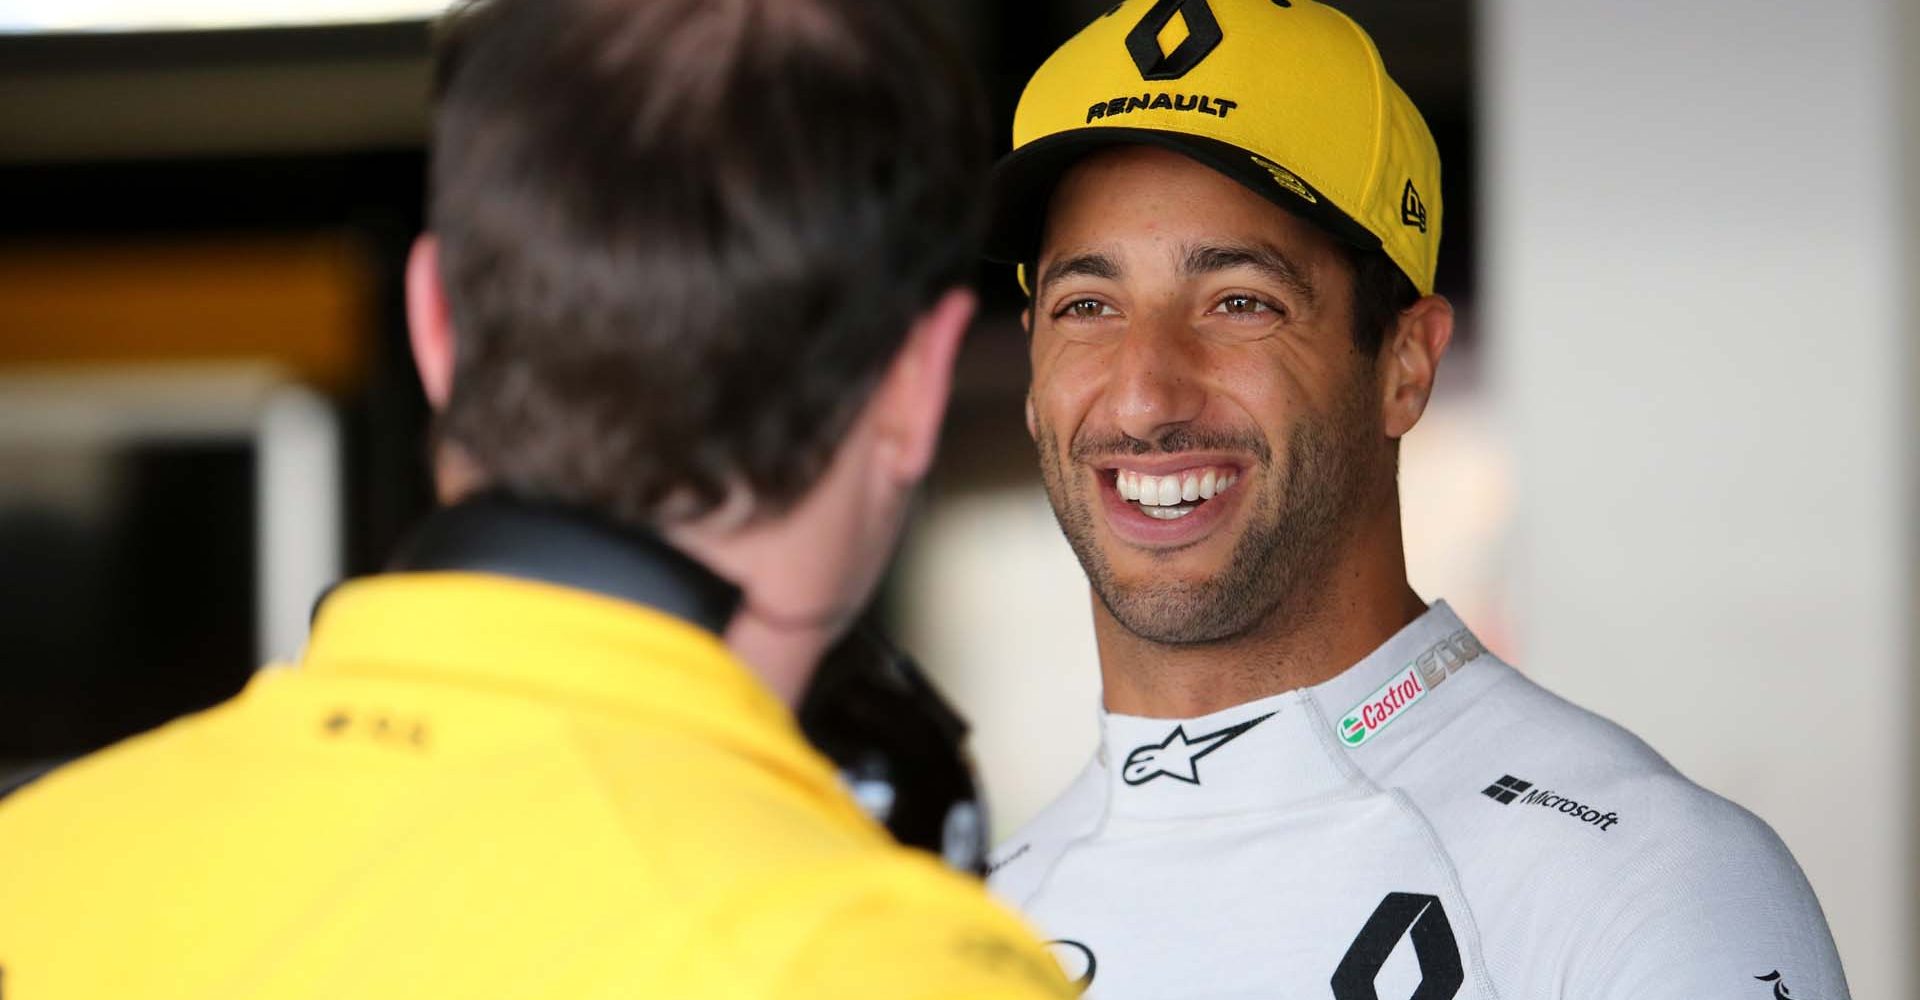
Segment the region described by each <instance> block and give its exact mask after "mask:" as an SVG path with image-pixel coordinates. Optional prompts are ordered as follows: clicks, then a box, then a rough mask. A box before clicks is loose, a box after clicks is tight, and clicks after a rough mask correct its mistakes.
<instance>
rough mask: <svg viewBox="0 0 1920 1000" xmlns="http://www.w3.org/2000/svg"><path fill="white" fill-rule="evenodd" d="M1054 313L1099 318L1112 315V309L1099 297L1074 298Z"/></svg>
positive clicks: (1083, 317)
mask: <svg viewBox="0 0 1920 1000" xmlns="http://www.w3.org/2000/svg"><path fill="white" fill-rule="evenodd" d="M1055 315H1058V316H1064V317H1069V318H1072V319H1099V318H1100V317H1102V316H1111V315H1113V310H1112V309H1111V308H1109V307H1108V306H1107V304H1106V303H1105V302H1102V301H1100V300H1099V299H1075V300H1073V301H1072V302H1069V303H1067V304H1066V306H1065V307H1064V308H1062V309H1061V310H1060V311H1059V312H1058V313H1056V314H1055Z"/></svg>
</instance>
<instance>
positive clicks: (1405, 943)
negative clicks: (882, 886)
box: [991, 602, 1848, 1000]
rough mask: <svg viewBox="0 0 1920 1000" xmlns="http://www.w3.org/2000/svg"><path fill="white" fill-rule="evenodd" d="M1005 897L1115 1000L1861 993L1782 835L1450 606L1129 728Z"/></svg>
mask: <svg viewBox="0 0 1920 1000" xmlns="http://www.w3.org/2000/svg"><path fill="white" fill-rule="evenodd" d="M1101 722H1102V725H1101V731H1102V742H1101V747H1100V749H1099V751H1098V752H1097V753H1096V755H1095V759H1094V760H1093V761H1092V762H1091V763H1090V764H1088V765H1087V767H1086V769H1085V770H1084V771H1083V772H1082V773H1081V774H1080V776H1079V778H1078V779H1077V780H1076V781H1075V782H1074V783H1073V784H1072V785H1071V786H1070V787H1069V788H1068V789H1067V791H1066V792H1065V793H1064V794H1063V795H1062V796H1061V797H1060V798H1058V799H1057V800H1055V801H1054V802H1053V803H1052V804H1051V805H1050V806H1048V807H1047V809H1046V810H1044V811H1043V812H1042V813H1041V814H1040V815H1039V816H1038V817H1037V818H1036V819H1035V820H1034V821H1033V822H1032V823H1030V824H1029V825H1028V826H1027V827H1026V828H1025V829H1023V830H1021V831H1020V832H1019V833H1017V834H1015V835H1014V836H1013V837H1012V838H1011V839H1009V840H1008V841H1007V842H1006V843H1005V844H1003V845H1002V846H1001V847H1000V849H999V850H998V851H996V852H995V857H994V861H993V869H992V871H993V874H992V876H991V884H992V886H993V889H994V891H995V892H996V893H998V894H999V895H1000V896H1001V897H1002V898H1004V899H1006V900H1007V901H1008V902H1010V903H1011V904H1013V905H1014V906H1016V907H1018V908H1020V909H1021V910H1022V911H1023V912H1024V913H1026V915H1027V916H1028V918H1029V919H1030V920H1032V921H1033V922H1034V923H1035V924H1036V925H1037V926H1038V927H1039V928H1040V929H1041V931H1042V932H1043V934H1045V935H1046V936H1047V937H1050V938H1052V939H1054V941H1055V943H1054V945H1053V950H1054V953H1055V955H1056V956H1057V957H1058V958H1059V959H1060V960H1061V962H1062V964H1063V965H1064V966H1066V968H1067V970H1068V973H1069V975H1071V976H1075V977H1078V978H1080V979H1081V980H1082V981H1083V982H1084V983H1085V986H1086V996H1088V997H1091V998H1094V1000H1135V998H1138V1000H1181V998H1196V1000H1197V998H1207V1000H1226V998H1247V1000H1253V998H1260V1000H1276V998H1308V997H1319V998H1329V997H1330V998H1332V1000H1449V998H1454V997H1459V998H1475V1000H1481V998H1494V997H1505V998H1508V1000H1543V998H1565V1000H1629V998H1631V1000H1719V998H1725V1000H1769V998H1772V1000H1846V998H1847V997H1848V993H1847V986H1846V980H1845V977H1844V976H1843V974H1842V972H1841V968H1840V961H1839V958H1838V956H1837V955H1836V953H1835V951H1834V947H1833V940H1832V937H1831V935H1830V934H1829V932H1828V930H1827V924H1826V919H1825V917H1824V916H1823V915H1822V914H1821V912H1820V904H1819V902H1818V901H1817V900H1816V899H1815V898H1814V894H1813V890H1812V888H1811V887H1810V886H1809V885H1808V884H1807V881H1806V877H1805V876H1804V875H1803V874H1802V873H1801V871H1800V868H1799V866H1798V865H1797V864H1795V863H1794V860H1793V857H1792V855H1791V854H1790V853H1789V852H1788V851H1787V848H1786V846H1785V845H1784V844H1782V843H1781V842H1780V839H1779V838H1778V837H1777V836H1775V835H1774V833H1773V831H1772V830H1771V829H1769V828H1768V827H1767V825H1766V824H1765V823H1763V822H1761V821H1760V820H1759V819H1757V818H1756V817H1754V816H1753V815H1752V814H1750V813H1748V812H1746V811H1745V810H1743V809H1741V808H1740V807H1738V806H1736V805H1734V804H1732V803H1730V802H1728V801H1726V800H1725V799H1722V798H1720V797H1719V796H1716V795H1714V794H1712V793H1711V792H1708V791H1706V790H1704V789H1702V788H1700V787H1699V786H1697V785H1694V784H1693V783H1691V782H1689V781H1687V779H1685V778H1684V777H1682V776H1681V775H1680V774H1678V773H1677V772H1676V771H1674V769H1673V768H1672V767H1671V766H1670V765H1668V764H1667V762H1666V761H1665V760H1663V759H1661V757H1660V756H1659V755H1658V754H1656V753H1655V752H1654V751H1653V750H1652V749H1651V748H1649V747H1648V746H1647V745H1646V744H1644V743H1642V742H1641V741H1640V740H1638V739H1637V738H1635V737H1634V736H1633V735H1632V734H1630V733H1628V732H1626V731H1625V730H1623V729H1621V728H1620V727H1618V726H1615V725H1614V724H1612V723H1610V722H1608V721H1607V720H1605V719H1602V718H1600V717H1598V716H1596V715H1593V714H1591V713H1589V712H1587V711H1585V710H1583V709H1580V708H1578V707H1576V706H1574V705H1572V704H1569V703H1568V702H1566V701H1563V700H1561V699H1560V698H1558V697H1556V696H1554V695H1553V694H1551V693H1549V692H1548V691H1546V690H1545V689H1543V688H1541V687H1539V686H1538V685H1536V684H1534V683H1533V682H1532V681H1530V680H1528V679H1527V678H1525V677H1523V676H1521V675H1520V674H1519V673H1518V672H1516V671H1515V670H1514V669H1513V668H1511V667H1509V666H1507V665H1506V664H1504V663H1502V662H1500V661H1499V660H1498V659H1496V658H1495V657H1494V656H1492V655H1491V654H1489V653H1487V652H1485V650H1484V649H1483V648H1482V647H1481V645H1480V643H1479V641H1478V640H1476V639H1474V638H1473V635H1472V633H1471V632H1469V631H1468V630H1467V629H1466V627H1465V626H1464V625H1463V624H1461V622H1460V620H1459V618H1458V617H1456V616H1455V615H1454V613H1453V611H1452V610H1451V609H1450V608H1448V607H1447V606H1446V604H1445V603H1444V602H1441V603H1436V604H1435V605H1434V606H1433V607H1432V608H1431V609H1429V610H1428V612H1427V613H1426V614H1424V615H1423V616H1421V617H1420V618H1419V619H1418V620H1416V621H1415V622H1413V623H1412V624H1411V625H1409V626H1407V627H1406V628H1405V629H1403V630H1402V631H1401V632H1400V633H1399V634H1398V635H1396V636H1394V637H1393V638H1392V639H1390V640H1388V642H1387V643H1386V644H1385V645H1383V646H1381V647H1380V648H1379V649H1378V650H1376V651H1374V653H1372V654H1371V655H1369V656H1368V657H1367V658H1366V659H1365V660H1363V661H1361V662H1360V663H1359V664H1357V665H1355V666H1354V667H1352V668H1351V669H1349V670H1347V671H1346V672H1344V673H1342V674H1341V675H1339V676H1338V677H1335V678H1334V679H1332V680H1330V681H1328V682H1326V683H1324V684H1321V685H1318V686H1316V687H1313V688H1308V689H1303V690H1298V691H1290V692H1287V693H1285V694H1280V695H1276V696H1274V697H1271V698H1266V699H1262V700H1260V701H1256V702H1251V703H1248V704H1244V705H1239V706H1236V707H1234V708H1230V709H1227V710H1225V711H1221V712H1217V713H1214V714H1212V715H1208V716H1205V717H1202V718H1198V719H1184V720H1175V719H1146V718H1136V717H1128V716H1119V715H1111V714H1107V715H1103V717H1102V720H1101Z"/></svg>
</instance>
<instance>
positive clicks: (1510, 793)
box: [1480, 774, 1533, 806]
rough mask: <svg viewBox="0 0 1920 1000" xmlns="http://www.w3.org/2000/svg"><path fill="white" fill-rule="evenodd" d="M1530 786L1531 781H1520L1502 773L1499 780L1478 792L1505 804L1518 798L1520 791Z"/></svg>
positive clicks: (1531, 784) (1510, 803) (1511, 802)
mask: <svg viewBox="0 0 1920 1000" xmlns="http://www.w3.org/2000/svg"><path fill="white" fill-rule="evenodd" d="M1532 787H1533V782H1531V781H1521V780H1520V779H1519V778H1516V777H1514V776H1513V775H1511V774H1507V775H1502V776H1501V777H1500V780H1499V781H1496V782H1494V783H1493V784H1491V785H1488V786H1487V787H1485V788H1483V789H1481V790H1480V794H1482V795H1484V796H1486V797H1487V798H1490V799H1492V800H1494V801H1495V802H1498V803H1500V804H1501V805H1503V806H1505V805H1512V804H1513V800H1514V799H1516V798H1519V797H1520V793H1521V792H1524V791H1526V790H1527V789H1529V788H1532Z"/></svg>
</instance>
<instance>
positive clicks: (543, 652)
mask: <svg viewBox="0 0 1920 1000" xmlns="http://www.w3.org/2000/svg"><path fill="white" fill-rule="evenodd" d="M445 42H446V47H445V48H444V50H443V52H442V55H441V60H440V65H439V96H438V107H437V110H436V115H435V123H434V135H433V161H432V176H431V184H432V205H431V227H432V231H433V232H432V234H431V235H429V236H427V237H424V238H423V239H422V240H421V241H420V243H419V244H418V246H417V247H416V250H415V253H414V256H413V259H412V262H411V265H410V268H409V271H408V275H407V286H408V299H409V312H410V317H409V318H410V327H411V333H412V340H413V348H414V352H415V357H416V360H417V362H418V364H419V368H420V373H421V377H422V380H423V382H424V384H425V387H426V391H427V396H428V397H429V399H430V400H431V402H432V404H433V405H434V407H435V408H436V409H437V410H438V411H439V414H438V416H439V424H438V442H437V466H436V471H437V473H438V475H439V482H440V488H441V492H442V494H443V497H444V499H445V500H446V501H447V503H448V504H449V506H448V507H447V508H446V509H444V510H442V511H441V512H439V513H438V514H436V515H435V516H434V517H433V518H431V519H430V520H429V522H428V523H427V525H426V526H425V528H424V529H423V530H422V532H421V533H420V534H419V536H418V537H417V538H416V539H415V540H414V542H413V543H412V545H411V546H410V548H409V549H408V550H407V551H406V552H405V553H403V554H402V556H401V557H400V560H399V567H398V571H396V572H392V573H388V574H385V575H381V576H375V577H371V578H368V579H363V580H359V581H355V582H350V583H347V584H345V585H344V586H341V587H339V588H338V589H336V590H335V591H334V592H333V593H332V594H331V595H329V596H328V597H327V598H326V599H325V601H324V602H323V603H322V604H321V606H320V608H319V611H318V615H317V619H316V621H315V624H314V630H313V635H312V641H311V645H310V647H309V648H308V650H307V651H306V654H305V656H304V658H303V660H302V662H300V663H299V664H297V665H294V666H291V667H288V668H282V669H273V670H268V671H266V672H264V673H262V674H261V675H260V676H259V678H258V679H257V680H256V681H254V683H252V684H251V685H250V686H249V687H248V688H247V689H246V691H245V692H244V693H242V694H241V695H240V696H239V697H237V698H236V699H234V700H233V701H231V702H229V703H227V704H225V705H222V706H220V707H218V708H216V709H213V710H212V711H209V712H206V713H204V714H201V715H198V716H196V717H192V718H188V719H185V720H182V721H179V722H176V723H174V724H172V725H169V726H166V727H163V728H161V729H159V730H157V731H155V732H152V733H148V734H146V735H144V736H141V737H138V738H136V739H133V740H131V741H128V742H127V743H124V744H122V745H120V746H118V747H115V748H112V749H110V750H108V751H106V752H104V753H102V754H99V755H97V756H95V757H92V758H88V759H86V760H83V761H81V762H79V763H76V764H73V765H70V766H68V767H66V768H64V769H62V770H60V771H58V772H56V773H54V774H53V775H51V776H49V777H47V778H44V779H42V780H41V781H39V782H37V783H35V784H33V785H30V786H28V787H27V788H25V789H24V790H22V791H20V792H18V793H16V794H14V795H13V796H12V797H11V798H9V799H8V800H7V801H6V802H5V803H4V804H0V996H4V997H5V998H6V1000H16V998H22V1000H60V998H99V1000H108V998H111V1000H126V998H132V997H141V998H148V1000H157V998H186V997H196V998H214V997H218V998H242V997H276V998H300V997H312V998H329V1000H339V998H347V997H352V998H359V1000H369V998H376V997H394V998H402V997H404V998H409V1000H412V998H421V997H502V998H505V997H526V998H534V997H554V998H567V1000H585V998H590V997H603V998H615V997H621V998H633V997H658V998H695V997H716V998H717V997H727V998H743V1000H744V998H765V997H818V998H823V1000H826V998H833V1000H842V998H858V997H876V998H878V997H886V998H889V1000H894V998H906V997H923V998H929V1000H932V998H962V997H980V998H989V997H994V998H998V997H1005V998H1009V1000H1011V998H1041V997H1050V996H1051V997H1060V996H1066V995H1069V993H1068V985H1067V983H1066V981H1065V980H1064V979H1062V978H1061V977H1060V975H1059V971H1058V969H1057V968H1056V967H1055V965H1054V963H1052V962H1051V961H1050V960H1049V959H1048V957H1047V955H1046V953H1045V952H1044V951H1042V950H1040V947H1039V945H1038V943H1037V942H1034V941H1033V940H1032V939H1031V938H1030V937H1029V936H1028V935H1027V933H1026V932H1025V930H1024V929H1023V928H1022V926H1021V925H1020V923H1019V922H1018V920H1017V919H1016V918H1015V917H1013V916H1012V915H1010V914H1008V913H1006V912H1005V911H1003V910H1002V909H1001V908H1000V907H999V906H998V905H996V904H994V903H993V902H992V901H991V900H989V898H988V897H987V896H986V894H985V892H984V890H983V889H981V887H980V886H979V885H978V883H976V882H973V881H971V880H968V879H964V878H962V877H961V876H959V875H956V874H953V873H950V872H949V871H948V870H946V869H945V868H943V867H942V866H941V865H940V864H939V863H938V862H937V861H936V860H935V859H933V858H932V857H931V856H928V855H921V854H913V853H909V852H907V851H905V850H903V849H900V848H896V847H894V846H893V845H892V844H891V843H890V842H889V841H888V839H887V838H886V836H885V834H884V832H883V831H882V830H881V829H880V828H879V827H877V826H875V825H874V824H873V823H872V822H871V821H869V820H868V819H867V818H866V816H865V815H864V814H862V812H861V811H860V809H859V808H858V807H857V806H856V805H855V804H854V802H853V801H852V800H851V799H850V798H849V797H848V796H847V794H846V793H845V792H844V791H843V790H842V788H841V787H840V785H839V783H838V780H837V778H836V775H835V773H834V771H833V769H832V767H831V766H830V765H829V764H828V763H827V762H826V760H825V759H823V758H822V757H820V756H819V755H818V754H816V753H815V752H814V751H813V750H812V749H810V748H809V746H808V745H807V744H806V742H805V741H804V740H803V739H802V737H801V734H800V732H799V731H798V729H797V727H796V725H795V722H794V719H793V716H792V713H791V711H790V709H791V707H792V705H793V704H794V702H795V700H796V699H797V698H798V697H799V695H800V693H801V691H802V690H803V689H805V688H806V687H807V684H808V680H809V677H810V675H811V674H812V673H813V671H814V668H815V663H816V661H817V660H818V659H819V658H820V656H821V654H822V652H823V651H824V650H825V649H826V648H827V647H828V646H829V645H830V643H831V642H832V641H833V639H834V638H835V636H836V635H838V634H839V633H840V632H841V631H843V630H844V629H845V628H846V627H847V625H848V624H849V621H850V618H851V617H852V615H853V613H854V611H855V610H856V609H858V608H859V607H860V606H861V605H862V604H863V603H864V602H865V598H866V595H867V594H868V592H869V591H870V589H871V588H872V586H873V584H874V581H875V580H876V578H877V577H878V575H879V573H880V571H881V569H882V567H883V565H884V563H885V561H886V559H887V557H888V555H889V553H890V551H891V548H892V545H893V543H894V540H895V536H896V534H897V533H898V531H899V529H900V526H901V522H902V520H903V517H904V512H905V510H906V506H907V500H908V497H909V494H910V493H911V491H912V490H913V488H914V486H915V484H916V483H917V482H918V480H919V479H920V478H921V476H922V475H923V474H924V473H925V471H926V469H927V467H928V463H929V462H930V460H931V458H932V455H933V451H934V446H935V443H936V438H937V435H938V430H939V426H940V422H941V417H942V411H943V410H944V408H945V401H946V397H947V392H948V386H949V382H950V379H951V375H952V368H953V360H954V354H955V351H956V349H957V348H958V345H959V342H960V339H961V335H962V332H963V330H964V329H965V327H966V325H967V324H968V321H969V317H970V315H971V312H972V310H973V302H974V300H973V296H972V294H971V293H970V292H969V291H967V290H966V289H965V287H964V286H965V281H966V280H967V277H968V276H969V275H970V273H971V272H972V270H973V268H974V266H975V263H974V261H975V258H976V256H977V252H978V250H977V233H978V232H979V230H980V226H979V224H978V220H979V217H980V214H981V213H980V211H979V206H980V204H981V201H982V198H981V196H982V195H983V194H984V177H985V172H986V166H987V162H986V152H985V150H986V131H985V125H984V118H985V116H984V113H983V111H982V110H981V104H980V102H979V100H978V98H977V97H976V94H975V86H974V83H973V80H972V79H971V77H970V71H969V68H968V65H967V63H966V62H965V60H964V59H963V58H962V57H961V56H959V55H958V54H956V52H955V51H954V50H953V48H952V47H951V46H950V44H949V43H948V42H947V41H946V40H945V39H944V38H943V37H942V36H940V35H939V34H938V33H937V32H935V31H934V30H933V29H932V28H931V27H930V26H929V24H928V23H927V22H926V21H925V20H924V18H923V17H920V16H916V15H915V13H914V11H913V10H912V9H911V7H910V5H909V4H907V3H905V2H900V0H890V2H888V3H885V4H874V3H869V2H867V0H785V2H768V0H651V2H648V3H620V2H613V0H485V2H481V3H478V4H472V5H469V6H467V7H465V8H464V9H462V10H461V11H459V12H457V13H456V14H455V15H454V16H453V19H452V21H451V22H450V24H449V26H448V32H447V35H446V39H445Z"/></svg>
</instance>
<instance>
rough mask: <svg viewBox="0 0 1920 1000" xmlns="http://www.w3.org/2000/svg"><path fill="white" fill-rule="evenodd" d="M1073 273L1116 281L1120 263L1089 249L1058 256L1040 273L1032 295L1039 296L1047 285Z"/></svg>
mask: <svg viewBox="0 0 1920 1000" xmlns="http://www.w3.org/2000/svg"><path fill="white" fill-rule="evenodd" d="M1074 275H1080V276H1082V277H1087V278H1105V279H1107V280H1109V281H1116V280H1118V279H1119V277H1120V265H1119V264H1116V263H1114V260H1113V258H1112V257H1109V256H1107V255H1106V254H1104V253H1101V252H1100V251H1098V250H1089V251H1087V252H1086V253H1077V254H1072V255H1069V256H1066V257H1061V258H1058V259H1056V260H1055V261H1054V262H1053V263H1051V264H1048V265H1047V269H1046V271H1045V272H1044V273H1043V274H1041V275H1040V284H1038V285H1036V286H1035V287H1034V290H1033V294H1034V297H1035V298H1039V297H1040V296H1041V295H1044V294H1046V291H1047V286H1048V285H1051V284H1053V283H1054V282H1056V281H1059V280H1060V279H1062V278H1071V277H1073V276H1074Z"/></svg>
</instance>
